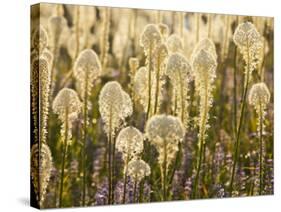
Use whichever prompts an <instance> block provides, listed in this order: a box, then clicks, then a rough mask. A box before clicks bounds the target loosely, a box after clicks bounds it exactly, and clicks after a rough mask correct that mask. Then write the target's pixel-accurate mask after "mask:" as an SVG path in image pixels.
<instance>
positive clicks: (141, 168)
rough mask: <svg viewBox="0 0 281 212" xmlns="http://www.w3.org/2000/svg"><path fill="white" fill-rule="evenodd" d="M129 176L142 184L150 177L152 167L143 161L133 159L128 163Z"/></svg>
mask: <svg viewBox="0 0 281 212" xmlns="http://www.w3.org/2000/svg"><path fill="white" fill-rule="evenodd" d="M128 175H129V176H130V177H131V178H132V180H133V181H134V182H140V181H141V180H142V179H143V178H144V177H146V176H149V175H150V166H149V165H148V164H147V163H146V162H144V161H143V160H141V159H133V160H131V161H130V162H129V163H128Z"/></svg>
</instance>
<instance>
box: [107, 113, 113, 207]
mask: <svg viewBox="0 0 281 212" xmlns="http://www.w3.org/2000/svg"><path fill="white" fill-rule="evenodd" d="M111 116H112V108H110V114H109V134H108V204H111V197H112V195H111V192H112V178H111V175H112V173H111V138H112V135H111V134H112V129H111V128H112V120H111Z"/></svg>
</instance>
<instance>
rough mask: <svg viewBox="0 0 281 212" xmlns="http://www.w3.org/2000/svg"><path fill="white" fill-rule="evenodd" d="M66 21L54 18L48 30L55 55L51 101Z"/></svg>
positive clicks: (61, 17) (51, 18)
mask: <svg viewBox="0 0 281 212" xmlns="http://www.w3.org/2000/svg"><path fill="white" fill-rule="evenodd" d="M66 26H67V24H66V19H65V18H64V17H63V16H62V15H57V16H52V17H50V19H49V22H48V29H49V32H50V38H51V42H50V48H51V51H52V53H53V58H54V59H53V63H52V68H51V96H50V97H51V98H50V99H51V100H52V95H53V93H54V89H55V82H56V73H55V67H56V63H57V59H58V58H57V57H58V51H59V47H60V44H61V36H62V32H63V30H64V29H65V28H66Z"/></svg>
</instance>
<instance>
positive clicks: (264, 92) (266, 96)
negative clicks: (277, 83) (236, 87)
mask: <svg viewBox="0 0 281 212" xmlns="http://www.w3.org/2000/svg"><path fill="white" fill-rule="evenodd" d="M269 101H270V92H269V90H268V88H267V86H266V84H265V83H263V82H261V83H256V84H254V85H253V86H252V88H251V89H250V92H249V104H250V105H252V106H253V107H254V108H255V111H256V114H257V116H258V118H257V129H258V130H257V131H258V136H259V151H260V152H259V165H260V167H259V171H260V173H259V180H260V182H259V183H260V184H259V194H260V195H262V192H263V185H264V146H265V145H264V142H263V129H264V119H265V115H266V112H265V110H266V107H267V105H268V104H269Z"/></svg>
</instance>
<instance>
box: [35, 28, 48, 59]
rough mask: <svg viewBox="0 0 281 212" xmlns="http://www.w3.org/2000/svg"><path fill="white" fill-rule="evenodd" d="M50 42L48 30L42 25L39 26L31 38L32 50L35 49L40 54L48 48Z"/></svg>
mask: <svg viewBox="0 0 281 212" xmlns="http://www.w3.org/2000/svg"><path fill="white" fill-rule="evenodd" d="M48 41H49V37H48V33H47V30H46V29H45V28H44V27H43V26H42V25H39V27H38V28H37V29H36V30H35V31H34V34H33V36H32V38H31V46H32V48H34V49H35V50H36V51H38V52H39V54H40V53H42V52H43V50H44V49H45V48H46V47H47V46H48Z"/></svg>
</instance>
